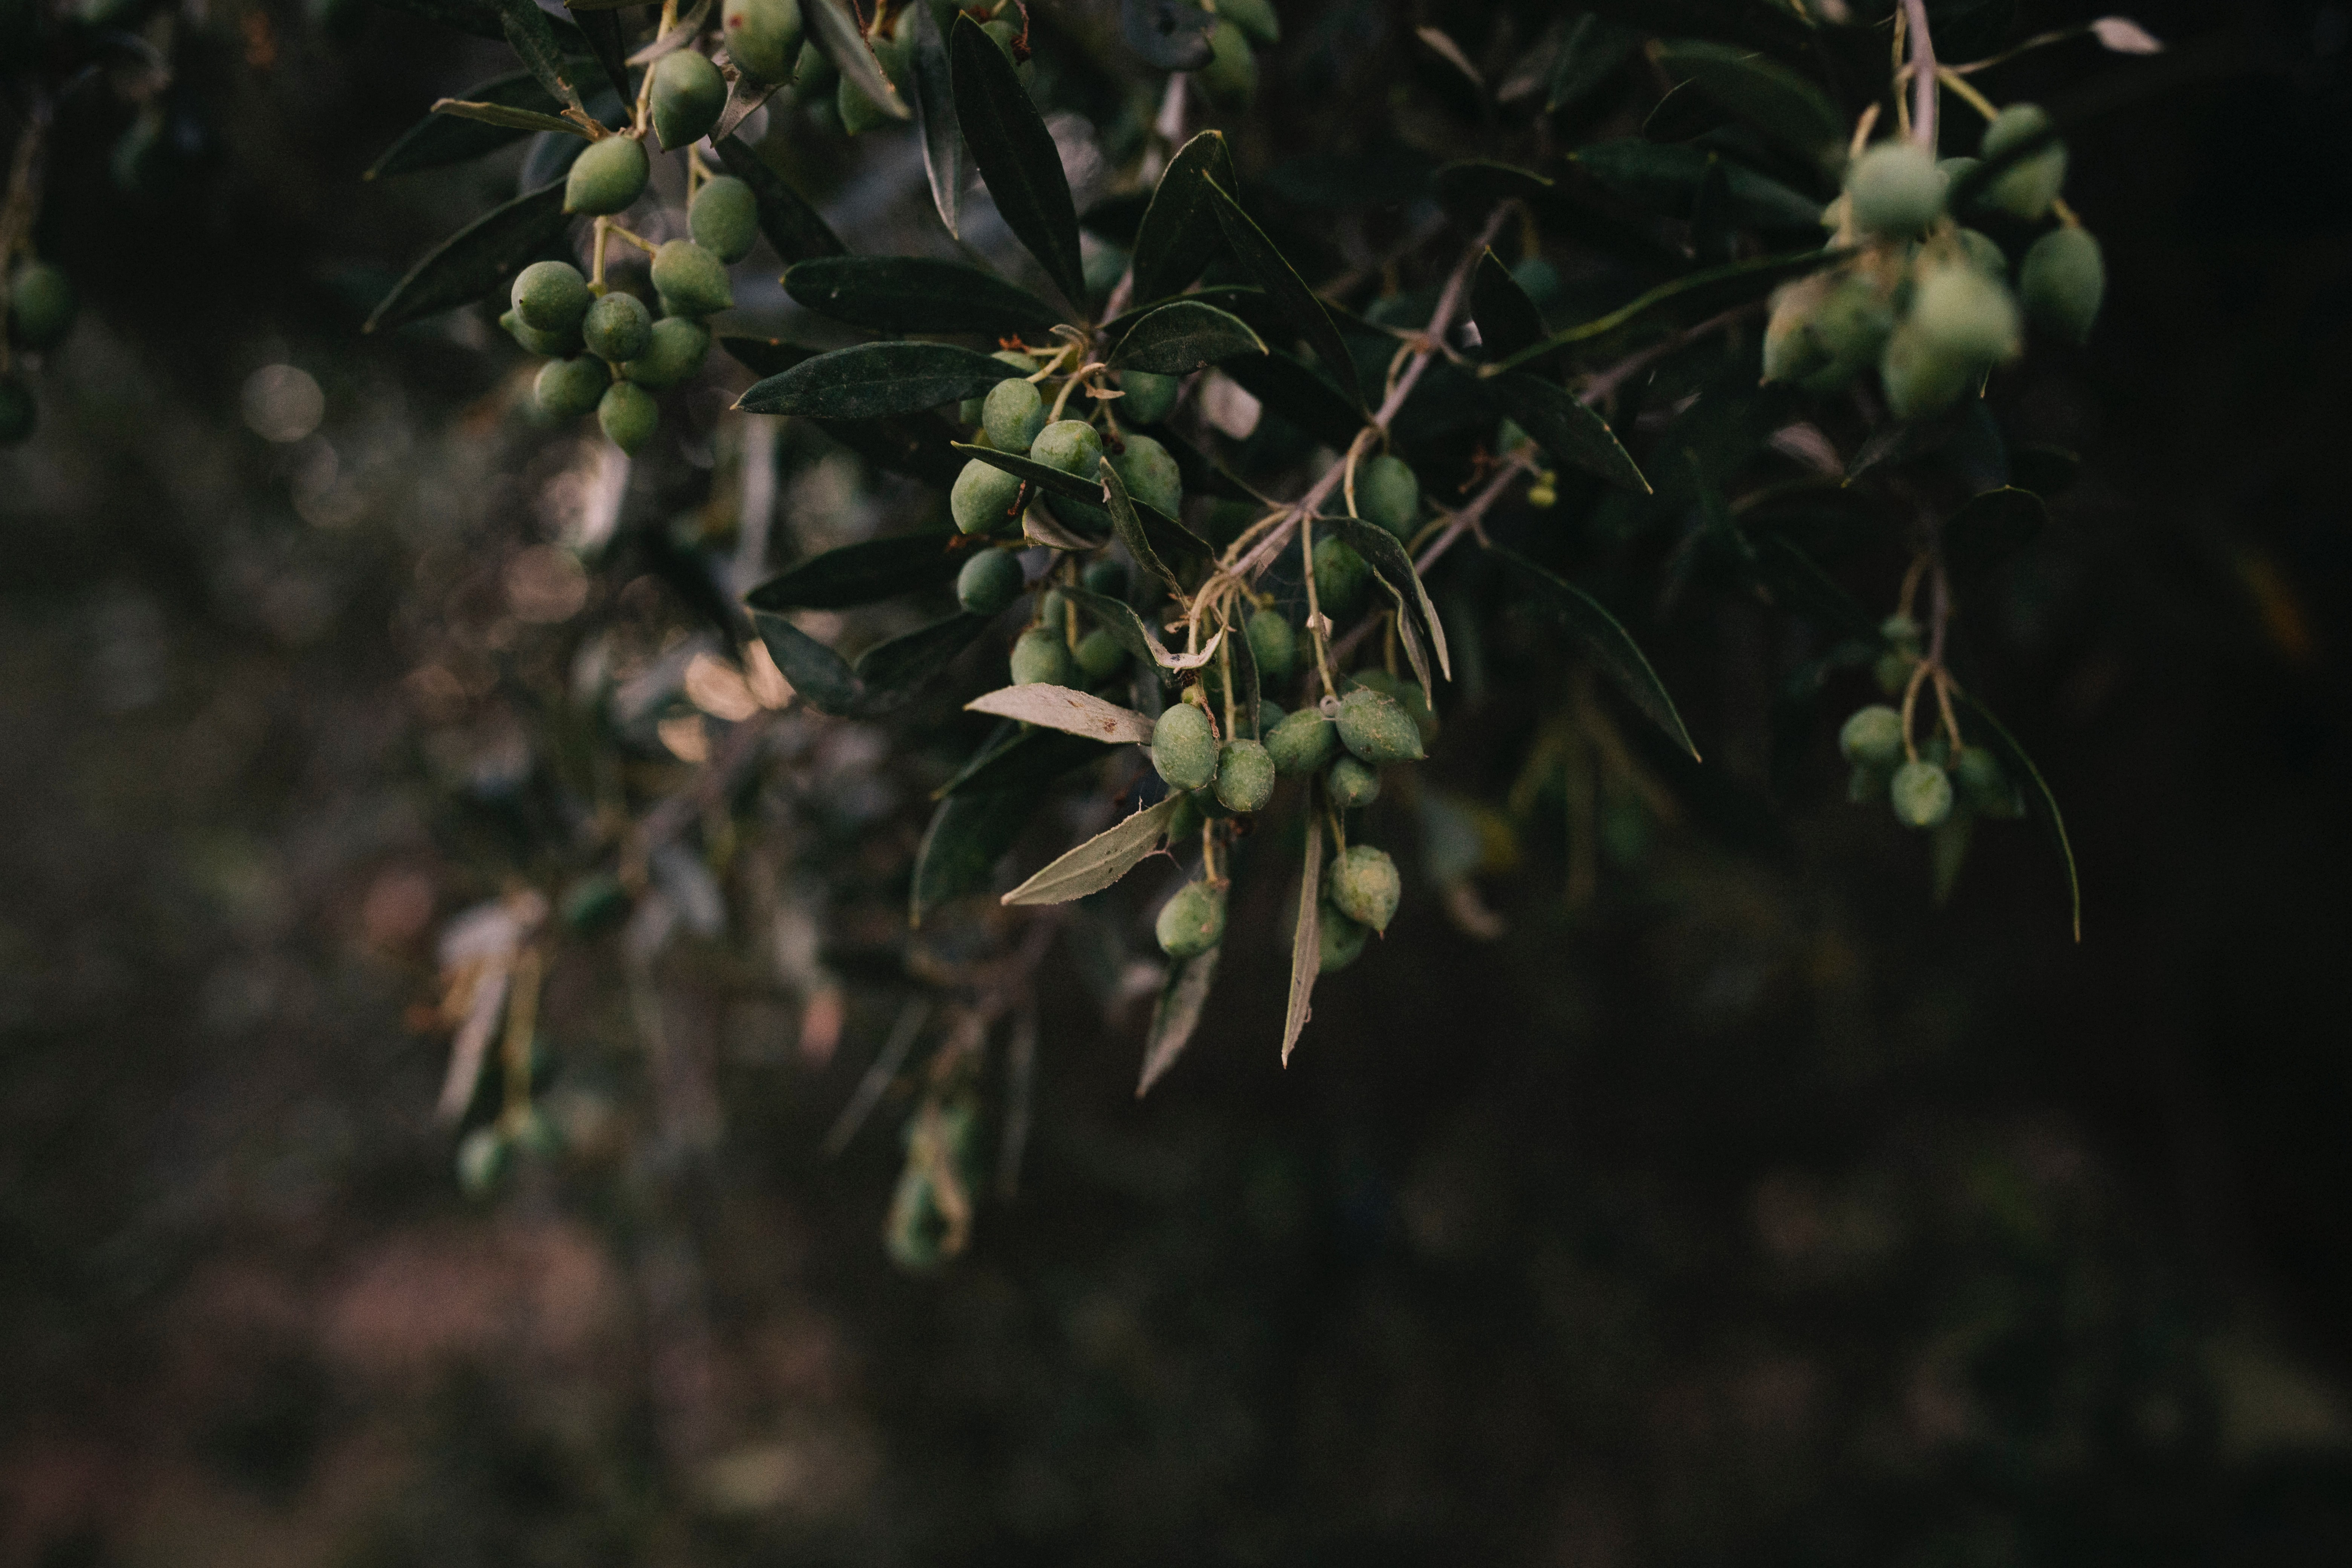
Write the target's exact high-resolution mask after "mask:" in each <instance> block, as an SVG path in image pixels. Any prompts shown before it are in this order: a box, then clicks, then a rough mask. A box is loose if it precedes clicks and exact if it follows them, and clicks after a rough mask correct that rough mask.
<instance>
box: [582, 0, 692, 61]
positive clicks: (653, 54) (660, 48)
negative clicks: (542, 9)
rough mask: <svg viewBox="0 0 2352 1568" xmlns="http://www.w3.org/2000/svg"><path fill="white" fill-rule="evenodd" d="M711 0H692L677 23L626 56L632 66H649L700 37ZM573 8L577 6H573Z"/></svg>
mask: <svg viewBox="0 0 2352 1568" xmlns="http://www.w3.org/2000/svg"><path fill="white" fill-rule="evenodd" d="M712 4H713V0H694V4H693V5H690V6H688V8H687V9H686V10H685V11H683V12H681V13H679V14H678V17H677V23H676V24H675V25H674V26H671V27H670V29H669V30H668V31H667V32H666V33H663V34H661V35H660V36H659V37H656V38H655V39H654V41H653V42H652V43H650V44H647V45H646V47H643V48H641V49H639V50H638V51H637V52H636V53H635V54H633V55H631V56H630V57H629V58H628V63H629V64H630V65H633V66H649V65H651V64H653V63H654V62H655V61H656V60H657V59H659V58H662V57H663V56H664V55H671V54H676V53H677V51H678V50H680V49H682V48H684V47H687V45H688V44H690V43H692V42H694V41H695V39H697V38H698V37H702V25H703V23H704V22H705V21H706V20H708V19H709V16H710V7H711V5H712ZM572 8H573V9H574V10H577V9H578V8H579V7H577V6H573V7H572Z"/></svg>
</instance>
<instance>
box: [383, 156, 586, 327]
mask: <svg viewBox="0 0 2352 1568" xmlns="http://www.w3.org/2000/svg"><path fill="white" fill-rule="evenodd" d="M570 221H571V220H570V219H569V218H567V217H566V216H564V213H563V182H562V181H561V180H558V181H556V182H555V183H554V184H550V185H545V186H542V187H541V188H540V189H539V190H536V191H531V192H530V193H528V194H526V195H520V196H517V197H515V198H514V199H513V200H512V201H509V202H507V203H504V204H503V205H499V206H495V207H492V208H491V209H490V210H489V211H488V212H486V213H484V214H483V215H482V216H480V217H478V218H476V219H475V220H474V221H473V222H472V223H470V224H467V226H465V227H464V228H461V229H459V230H458V231H457V233H456V234H453V235H451V236H450V237H448V238H447V239H445V240H443V241H442V242H441V243H440V244H439V245H438V246H436V247H434V248H433V249H432V250H431V251H429V252H427V253H426V255H425V259H423V260H422V261H419V262H418V263H417V264H416V265H415V267H413V268H409V272H408V276H407V277H405V278H404V279H401V280H400V281H399V282H397V283H395V284H394V285H393V289H392V292H391V293H389V294H387V295H385V296H384V297H383V303H382V304H379V305H378V306H376V308H375V313H374V314H373V315H371V316H370V317H368V319H367V325H366V326H365V327H364V328H362V331H371V332H373V331H389V330H390V329H392V328H394V327H398V326H403V325H405V324H406V323H408V322H410V321H416V320H418V319H420V318H422V317H425V316H430V315H434V314H436V313H437V312H439V311H442V310H451V309H453V308H455V307H457V306H459V305H470V304H472V303H473V302H474V301H475V300H478V299H480V298H482V297H483V296H484V295H485V294H488V293H490V292H492V291H493V290H495V289H503V288H505V287H506V285H507V283H508V281H509V279H512V278H513V277H514V275H515V273H516V272H517V271H518V270H520V268H521V267H522V265H523V263H525V262H527V261H529V260H530V258H533V257H535V256H537V255H538V254H539V253H540V252H541V251H542V250H544V249H546V248H547V247H549V246H551V245H552V244H554V243H555V241H556V239H557V238H558V237H560V236H562V233H563V229H564V226H565V225H566V224H567V223H569V222H570Z"/></svg>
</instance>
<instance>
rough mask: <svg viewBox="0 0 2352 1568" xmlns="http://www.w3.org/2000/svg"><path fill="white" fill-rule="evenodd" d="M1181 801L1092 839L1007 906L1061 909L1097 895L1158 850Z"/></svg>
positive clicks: (1175, 798)
mask: <svg viewBox="0 0 2352 1568" xmlns="http://www.w3.org/2000/svg"><path fill="white" fill-rule="evenodd" d="M1182 803H1183V796H1181V795H1169V796H1168V797H1167V798H1166V799H1164V800H1162V801H1160V803H1159V804H1157V805H1148V806H1145V807H1144V808H1143V809H1142V810H1141V811H1139V812H1137V813H1136V814H1135V815H1134V816H1130V817H1129V818H1128V819H1127V820H1126V821H1125V822H1122V823H1120V824H1119V825H1118V826H1116V827H1113V828H1110V829H1108V830H1107V831H1105V832H1102V833H1097V834H1096V835H1095V836H1094V837H1092V838H1089V839H1087V841H1086V842H1085V843H1084V844H1081V845H1079V846H1078V847H1076V848H1075V849H1073V850H1071V851H1069V853H1067V854H1066V855H1063V856H1061V857H1060V858H1057V859H1055V861H1054V862H1053V863H1052V864H1051V865H1049V866H1047V867H1046V868H1045V869H1044V870H1042V871H1040V872H1038V873H1037V874H1036V875H1035V876H1034V877H1032V878H1030V879H1028V880H1027V881H1025V882H1024V883H1022V884H1021V885H1020V886H1019V887H1017V888H1015V889H1013V890H1012V891H1011V892H1009V893H1007V894H1005V895H1004V897H1003V900H1002V901H1003V902H1004V903H1006V904H1066V903H1068V902H1069V901H1070V900H1072V899H1083V898H1085V897H1086V896H1087V894H1088V893H1099V892H1101V891H1102V890H1103V889H1105V888H1108V887H1109V886H1110V885H1111V884H1112V883H1114V882H1116V881H1118V879H1120V878H1121V877H1124V876H1126V875H1127V874H1128V873H1129V871H1132V870H1134V869H1135V868H1137V867H1138V866H1139V865H1141V864H1142V863H1143V862H1144V861H1145V860H1146V859H1147V858H1150V855H1151V854H1152V852H1153V851H1155V850H1157V849H1158V848H1159V847H1160V839H1161V838H1162V837H1165V836H1166V835H1167V832H1168V824H1169V822H1170V820H1171V818H1173V817H1174V816H1175V815H1176V808H1177V807H1178V806H1179V805H1181V804H1182Z"/></svg>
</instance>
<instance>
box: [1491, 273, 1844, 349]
mask: <svg viewBox="0 0 2352 1568" xmlns="http://www.w3.org/2000/svg"><path fill="white" fill-rule="evenodd" d="M1852 255H1853V250H1852V249H1850V248H1848V249H1838V250H1799V251H1789V252H1784V253H1782V254H1780V255H1778V256H1756V257H1750V258H1747V259H1745V260H1742V261H1727V262H1725V263H1724V264H1723V265H1722V266H1720V267H1709V268H1703V269H1701V270H1699V271H1697V272H1693V273H1689V274H1687V275H1686V276H1684V277H1681V278H1677V279H1674V280H1673V281H1672V282H1670V283H1661V284H1659V285H1658V286H1657V287H1656V288H1654V289H1645V290H1644V291H1643V292H1642V293H1641V294H1639V295H1637V296H1635V297H1634V298H1633V299H1632V300H1627V301H1626V302H1625V303H1624V304H1622V305H1620V306H1619V307H1617V309H1615V310H1612V311H1610V312H1609V313H1608V314H1606V315H1602V316H1595V317H1594V318H1593V319H1592V320H1591V321H1580V322H1579V323H1577V324H1576V325H1575V326H1572V327H1567V328H1563V329H1562V330H1560V331H1557V332H1554V333H1552V334H1551V335H1550V336H1549V337H1548V338H1546V339H1544V340H1543V341H1542V342H1538V343H1531V344H1529V345H1528V347H1526V348H1524V349H1519V350H1517V351H1516V352H1514V353H1511V354H1510V355H1508V356H1507V357H1506V358H1505V359H1503V360H1502V361H1500V362H1499V363H1496V364H1495V365H1493V366H1491V367H1489V369H1488V370H1487V372H1486V374H1493V373H1494V372H1495V371H1501V370H1516V369H1519V368H1521V367H1524V366H1528V365H1535V364H1539V363H1542V362H1543V361H1544V360H1546V359H1549V357H1551V356H1552V355H1554V354H1556V353H1559V352H1560V351H1561V350H1562V349H1567V348H1573V347H1574V346H1576V345H1577V344H1579V343H1586V342H1592V341H1594V340H1595V339H1598V338H1603V337H1606V336H1608V335H1609V334H1610V333H1612V332H1614V331H1618V330H1619V329H1620V328H1622V327H1628V326H1631V325H1633V323H1634V322H1635V321H1640V320H1642V319H1643V318H1644V317H1646V316H1648V315H1650V314H1651V313H1652V312H1654V311H1657V310H1665V309H1667V308H1669V307H1672V308H1673V309H1675V310H1676V312H1677V313H1678V314H1680V315H1683V316H1692V317H1696V316H1709V315H1713V314H1714V313H1716V312H1717V311H1718V310H1728V309H1729V308H1730V307H1732V306H1734V305H1738V304H1742V303H1744V302H1746V301H1747V300H1760V299H1762V298H1763V297H1764V296H1765V295H1767V294H1769V293H1770V292H1771V291H1772V290H1773V289H1777V288H1779V287H1780V285H1781V284H1783V283H1785V282H1787V281H1788V280H1789V279H1791V278H1801V277H1803V276H1804V275H1805V274H1806V273H1808V272H1818V271H1820V270H1821V269H1822V268H1824V267H1832V266H1834V265H1836V264H1837V263H1838V262H1840V261H1843V260H1844V259H1845V258H1847V257H1849V256H1852Z"/></svg>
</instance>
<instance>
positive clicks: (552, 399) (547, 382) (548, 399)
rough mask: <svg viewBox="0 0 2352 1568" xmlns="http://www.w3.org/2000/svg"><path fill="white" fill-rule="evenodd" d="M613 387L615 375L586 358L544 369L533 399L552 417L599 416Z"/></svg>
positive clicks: (555, 362) (556, 362) (560, 361)
mask: <svg viewBox="0 0 2352 1568" xmlns="http://www.w3.org/2000/svg"><path fill="white" fill-rule="evenodd" d="M612 384H613V373H612V372H611V371H610V370H608V369H606V368H605V365H604V361H603V360H600V359H594V358H591V357H590V356H589V355H587V354H582V355H581V356H580V357H579V358H578V359H551V360H549V361H548V362H547V363H545V364H543V365H541V366H540V367H539V378H538V379H537V380H536V381H534V382H532V383H531V395H532V397H534V398H535V399H537V401H538V403H539V406H540V409H541V412H542V413H545V414H547V415H548V416H550V417H551V418H556V419H577V418H579V417H580V416H582V415H583V414H593V413H595V412H596V405H598V404H600V403H601V402H603V401H604V390H605V388H607V387H609V386H611V385H612Z"/></svg>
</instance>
